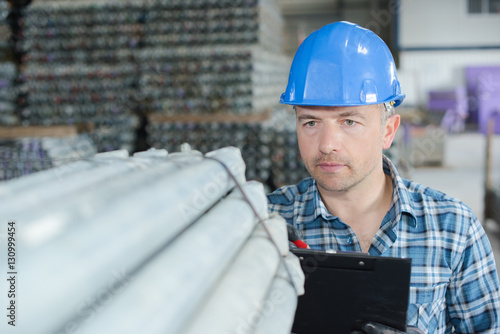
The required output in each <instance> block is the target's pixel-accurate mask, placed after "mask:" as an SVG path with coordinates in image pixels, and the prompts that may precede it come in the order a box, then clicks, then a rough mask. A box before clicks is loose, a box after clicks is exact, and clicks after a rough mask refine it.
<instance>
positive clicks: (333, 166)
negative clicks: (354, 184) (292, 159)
mask: <svg viewBox="0 0 500 334" xmlns="http://www.w3.org/2000/svg"><path fill="white" fill-rule="evenodd" d="M317 166H318V167H319V168H320V169H321V170H323V171H325V172H336V171H338V170H340V169H342V168H344V167H345V165H343V164H337V163H333V162H321V163H319V164H317Z"/></svg>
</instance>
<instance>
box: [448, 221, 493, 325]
mask: <svg viewBox="0 0 500 334" xmlns="http://www.w3.org/2000/svg"><path fill="white" fill-rule="evenodd" d="M446 298H447V303H448V315H449V319H450V321H451V323H452V324H453V327H454V328H455V331H454V333H491V334H493V333H500V324H499V321H500V292H499V281H498V273H497V270H496V264H495V259H494V256H493V251H492V249H491V244H490V242H489V240H488V237H487V235H486V233H485V231H484V229H483V227H482V226H481V224H480V223H479V221H478V220H477V219H476V218H475V217H474V218H471V224H470V227H469V232H468V234H467V237H466V240H465V244H464V248H463V252H462V254H461V257H460V261H459V262H458V265H457V267H456V270H455V271H454V274H453V276H452V278H451V281H450V285H449V287H448V292H447V296H446Z"/></svg>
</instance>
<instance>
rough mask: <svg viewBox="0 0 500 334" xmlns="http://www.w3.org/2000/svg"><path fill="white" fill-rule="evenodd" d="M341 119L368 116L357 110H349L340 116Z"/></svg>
mask: <svg viewBox="0 0 500 334" xmlns="http://www.w3.org/2000/svg"><path fill="white" fill-rule="evenodd" d="M339 116H340V117H352V116H356V117H360V118H366V116H365V115H364V114H363V113H361V112H359V111H357V110H347V111H343V112H341V113H340V114H339Z"/></svg>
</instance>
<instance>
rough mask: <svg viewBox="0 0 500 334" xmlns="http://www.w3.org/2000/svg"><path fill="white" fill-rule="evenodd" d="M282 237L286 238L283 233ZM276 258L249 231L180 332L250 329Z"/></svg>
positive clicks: (272, 250) (269, 244)
mask: <svg viewBox="0 0 500 334" xmlns="http://www.w3.org/2000/svg"><path fill="white" fill-rule="evenodd" d="M285 230H286V229H285ZM282 237H284V238H285V239H287V237H286V235H283V236H282ZM279 261H280V256H279V253H278V251H277V250H276V248H275V246H274V245H273V244H272V242H271V241H270V240H269V239H267V238H262V235H260V233H259V232H257V234H252V237H251V238H250V239H249V240H248V242H247V243H246V244H245V246H244V248H243V249H242V250H241V252H240V253H239V254H238V257H237V258H236V259H235V260H234V262H233V264H232V265H231V267H230V268H229V269H228V271H227V273H226V275H224V277H223V278H222V279H221V280H220V282H219V283H218V284H217V286H216V287H215V288H214V291H213V293H212V294H211V296H210V298H209V299H208V300H207V301H206V302H205V303H204V304H203V308H202V309H200V310H199V311H198V312H197V314H195V315H194V316H193V318H192V319H191V320H190V321H189V323H188V324H187V327H185V328H184V329H183V331H182V332H181V333H182V334H198V333H208V334H211V333H251V332H252V331H253V328H255V326H256V324H257V322H258V320H259V319H260V317H261V310H262V307H263V306H264V302H265V298H266V295H267V293H268V290H269V287H270V286H271V284H272V281H273V279H274V277H275V275H276V271H277V269H278V265H279Z"/></svg>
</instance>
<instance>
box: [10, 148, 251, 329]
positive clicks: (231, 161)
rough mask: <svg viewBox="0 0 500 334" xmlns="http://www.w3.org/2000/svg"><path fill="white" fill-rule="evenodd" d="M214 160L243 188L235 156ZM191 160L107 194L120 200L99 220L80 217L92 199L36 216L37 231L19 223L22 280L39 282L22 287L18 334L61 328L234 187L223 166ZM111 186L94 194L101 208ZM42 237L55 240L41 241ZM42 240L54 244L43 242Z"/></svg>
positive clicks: (180, 159)
mask: <svg viewBox="0 0 500 334" xmlns="http://www.w3.org/2000/svg"><path fill="white" fill-rule="evenodd" d="M213 154H214V155H215V156H217V159H219V160H221V161H224V163H225V164H227V165H228V166H230V168H231V170H232V172H233V173H234V174H235V175H236V176H237V179H238V180H239V182H244V179H245V177H244V163H243V160H242V158H241V154H240V151H239V150H238V149H237V148H234V147H233V148H225V149H221V150H218V151H215V152H213ZM194 159H195V160H194V161H195V162H196V163H194V164H193V163H191V164H189V162H190V161H191V162H193V157H192V156H190V154H185V155H177V156H176V157H173V158H171V159H168V160H169V161H170V162H171V165H173V166H177V167H178V168H177V169H175V170H172V168H164V170H163V171H164V173H163V174H161V173H160V174H158V175H157V176H158V177H157V178H156V179H155V180H154V182H150V183H148V184H141V182H137V187H136V188H134V189H128V192H127V193H126V194H124V193H121V191H123V190H124V188H121V187H117V188H112V189H108V191H110V192H111V193H110V194H108V195H109V197H108V198H110V197H112V196H116V197H117V198H118V199H115V200H114V201H113V202H111V203H107V205H106V206H104V207H101V208H100V210H99V211H98V212H92V214H85V211H81V209H82V208H83V209H85V208H88V209H89V210H91V209H92V205H97V204H98V203H95V202H92V201H91V199H90V198H87V201H88V202H83V203H82V202H78V200H77V201H76V202H74V201H72V199H68V201H69V202H67V203H60V204H61V205H66V204H72V205H73V206H71V207H70V208H69V209H67V208H66V207H65V206H63V207H62V208H61V210H59V211H58V212H57V213H56V214H51V213H50V212H47V214H46V215H44V216H42V217H38V216H37V215H36V214H34V215H33V216H32V219H40V220H39V221H38V223H39V225H37V224H30V223H32V222H30V221H26V220H21V219H19V225H20V226H21V227H22V226H23V225H25V226H24V227H23V228H22V229H21V231H22V233H23V235H22V237H21V241H23V243H22V244H21V245H20V249H23V253H22V254H21V255H22V258H21V259H20V261H21V262H22V263H23V268H24V269H23V272H24V275H26V277H37V279H36V280H31V279H30V280H27V281H26V282H25V283H24V285H23V294H22V295H20V297H19V298H20V303H22V304H23V305H24V309H23V317H25V321H24V322H23V323H21V324H20V330H21V329H22V328H21V326H24V329H26V332H37V333H48V332H49V331H52V330H55V329H56V328H58V326H61V324H62V323H63V322H64V321H66V320H67V319H68V318H71V317H72V315H74V314H75V312H78V310H79V309H81V308H82V305H83V304H85V303H87V301H88V299H89V298H92V296H95V294H96V293H97V292H96V291H99V289H106V288H107V285H108V284H109V282H110V280H114V279H115V278H114V276H116V273H127V272H128V271H130V270H132V268H135V267H136V266H137V265H138V264H139V263H141V262H143V261H145V259H146V258H148V257H149V256H150V255H151V254H152V253H154V252H155V251H157V249H158V248H159V247H160V246H161V245H164V244H165V243H166V242H168V240H171V239H172V238H174V237H175V236H176V235H178V234H179V233H180V232H182V230H183V229H184V228H185V227H186V226H188V225H189V224H190V223H191V222H192V221H194V220H196V219H197V218H198V217H199V216H201V215H202V214H203V213H204V212H205V211H206V210H207V209H208V208H210V207H211V206H212V205H213V204H215V203H216V202H217V201H219V199H220V198H221V197H222V196H224V195H225V194H226V193H227V192H228V191H229V190H230V189H232V188H233V187H234V183H233V182H232V181H231V180H230V179H229V178H228V177H227V172H226V170H224V169H223V168H222V166H221V165H220V164H219V163H216V162H214V161H210V160H203V158H202V157H197V158H194ZM161 165H169V164H167V163H163V164H161ZM152 168H153V167H152ZM152 168H150V169H152ZM150 169H147V170H146V171H141V172H140V173H135V174H143V173H148V172H149V170H150ZM129 179H130V178H127V179H121V182H124V183H127V182H128V181H129ZM139 179H140V178H139ZM138 181H140V180H138ZM143 181H144V180H143ZM108 185H109V183H108V182H106V183H104V184H103V185H102V186H101V187H100V188H99V189H97V188H96V191H95V192H96V193H95V197H96V198H95V199H94V200H95V201H97V202H99V201H102V199H103V198H102V196H101V194H99V193H98V192H99V191H102V190H106V188H107V186H108ZM128 186H129V187H130V183H128ZM125 188H127V187H126V186H125ZM78 196H79V194H77V195H76V196H75V197H77V199H78ZM75 209H76V210H80V211H81V212H80V213H81V215H80V216H78V217H77V218H75V217H72V216H71V214H72V210H75ZM67 215H69V218H68V216H67ZM58 223H59V225H57V224H58ZM65 225H66V226H65ZM39 227H43V228H41V229H39ZM47 229H49V230H48V231H47ZM40 232H43V233H45V234H47V233H49V234H51V235H49V236H47V235H45V236H40V235H39V233H40ZM40 237H45V239H46V240H50V242H47V241H46V240H42V241H40V240H39V238H40ZM37 238H38V239H37ZM40 287H43V289H41V288H40ZM75 287H76V289H75ZM54 291H57V293H54ZM68 296H71V297H72V298H68ZM89 296H91V297H89ZM54 309H57V310H58V312H57V313H55V314H54V312H52V311H51V310H54ZM24 329H23V330H24Z"/></svg>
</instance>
